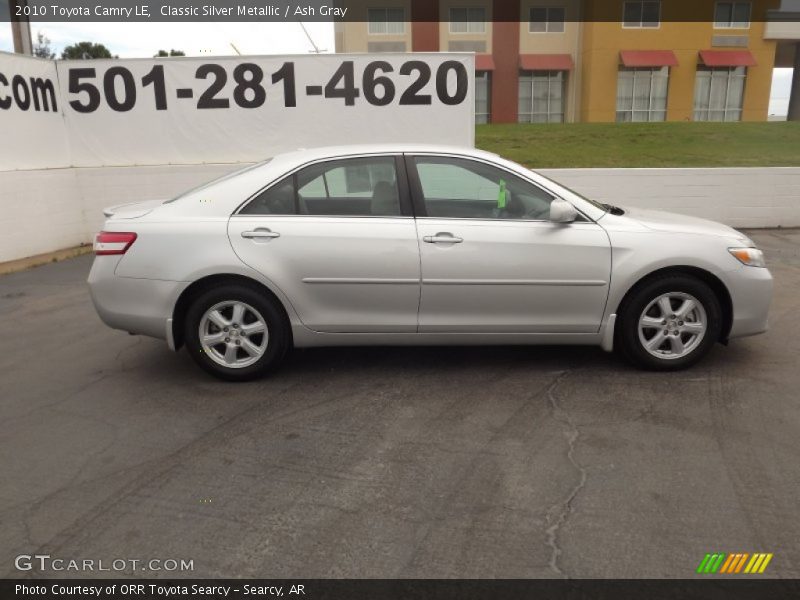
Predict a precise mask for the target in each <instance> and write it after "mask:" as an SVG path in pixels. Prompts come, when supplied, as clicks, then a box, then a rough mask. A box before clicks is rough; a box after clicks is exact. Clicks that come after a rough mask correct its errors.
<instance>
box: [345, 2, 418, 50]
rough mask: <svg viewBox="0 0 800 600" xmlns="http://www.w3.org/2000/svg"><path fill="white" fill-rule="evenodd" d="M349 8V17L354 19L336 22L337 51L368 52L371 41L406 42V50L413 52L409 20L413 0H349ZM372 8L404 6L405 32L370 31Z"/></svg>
mask: <svg viewBox="0 0 800 600" xmlns="http://www.w3.org/2000/svg"><path fill="white" fill-rule="evenodd" d="M347 8H348V12H347V16H348V18H349V17H350V16H351V15H352V16H353V20H348V21H344V22H337V23H336V24H335V28H334V31H335V34H334V35H335V39H336V52H367V48H368V43H369V42H404V43H405V45H406V52H411V23H410V22H409V19H410V18H411V0H393V1H392V2H382V1H377V0H349V1H348V3H347ZM370 8H402V9H403V10H404V11H405V18H406V22H405V24H404V30H403V33H402V34H396V35H388V34H371V33H369V23H368V21H369V18H368V17H367V11H368V9H370Z"/></svg>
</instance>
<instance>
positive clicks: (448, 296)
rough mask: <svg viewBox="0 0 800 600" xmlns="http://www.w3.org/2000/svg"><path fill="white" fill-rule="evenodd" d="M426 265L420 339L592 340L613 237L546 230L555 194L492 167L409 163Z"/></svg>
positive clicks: (587, 226)
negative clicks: (562, 336) (524, 336)
mask: <svg viewBox="0 0 800 600" xmlns="http://www.w3.org/2000/svg"><path fill="white" fill-rule="evenodd" d="M406 163H407V169H408V172H409V179H410V183H411V191H412V195H413V198H414V209H415V212H416V214H417V234H418V235H419V241H420V253H421V263H422V292H421V297H420V309H419V331H420V332H421V333H429V332H461V333H478V332H480V333H590V332H597V331H598V330H599V327H600V323H601V318H602V314H603V310H604V308H605V303H606V298H607V296H608V285H609V280H610V275H611V249H610V243H609V240H608V236H607V234H606V233H605V231H604V230H603V229H602V228H601V227H600V226H599V225H597V224H596V223H594V222H592V221H591V220H590V219H588V218H586V217H583V216H582V215H581V216H580V218H579V220H578V221H576V222H574V223H569V224H557V223H552V222H550V221H549V220H548V217H549V208H550V202H551V201H552V200H553V199H554V197H555V196H554V194H551V193H549V192H548V191H547V190H544V189H543V188H541V187H540V186H538V185H536V184H534V183H533V182H531V181H528V180H526V179H524V178H523V177H521V176H519V175H517V174H514V173H512V172H510V171H508V170H507V169H505V168H501V167H500V166H498V165H495V164H493V163H489V162H487V161H485V160H482V159H481V160H479V159H473V158H465V157H455V156H441V155H425V154H419V155H413V156H412V155H409V156H407V159H406Z"/></svg>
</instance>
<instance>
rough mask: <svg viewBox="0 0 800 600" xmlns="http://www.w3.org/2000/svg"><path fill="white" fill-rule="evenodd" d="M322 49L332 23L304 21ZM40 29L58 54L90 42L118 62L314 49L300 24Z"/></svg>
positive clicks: (329, 42) (330, 44) (329, 44)
mask: <svg viewBox="0 0 800 600" xmlns="http://www.w3.org/2000/svg"><path fill="white" fill-rule="evenodd" d="M304 25H305V27H306V29H307V30H308V32H309V35H311V37H312V39H313V40H314V42H315V43H316V44H317V46H318V47H319V48H320V49H325V50H327V51H329V52H333V50H334V37H333V24H332V23H305V24H304ZM39 31H41V32H42V33H44V34H45V35H46V36H47V37H48V38H50V41H51V47H52V48H53V50H54V51H55V52H56V54H59V55H60V53H61V50H62V49H63V48H64V46H68V45H70V44H73V43H75V42H82V41H91V42H95V43H101V44H103V45H105V46H106V47H107V48H108V49H109V50H110V51H111V53H112V54H115V55H119V56H120V58H143V57H151V56H153V55H154V54H155V53H156V52H158V50H170V49H173V48H174V49H176V50H183V51H184V52H186V54H187V56H202V55H205V56H208V55H220V56H225V55H230V54H235V53H236V52H235V51H234V49H233V48H232V47H231V44H234V45H235V46H236V47H237V48H238V49H239V51H240V52H241V53H242V54H305V53H307V52H309V51H310V50H312V45H311V43H310V42H309V41H308V38H307V37H306V35H305V34H304V33H303V30H302V28H301V26H300V23H297V22H295V23H178V24H176V23H33V24H31V33H32V35H33V37H34V39H35V38H36V34H37V32H39ZM6 37H7V38H8V40H7V43H8V46H9V48H8V49H9V50H10V49H11V48H10V46H11V32H10V28H9V27H1V26H0V49H2V48H3V44H4V43H5V42H6Z"/></svg>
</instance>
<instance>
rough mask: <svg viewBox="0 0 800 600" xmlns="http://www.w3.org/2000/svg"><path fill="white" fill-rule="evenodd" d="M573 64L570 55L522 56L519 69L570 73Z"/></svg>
mask: <svg viewBox="0 0 800 600" xmlns="http://www.w3.org/2000/svg"><path fill="white" fill-rule="evenodd" d="M574 66H575V63H573V62H572V55H570V54H522V55H520V57H519V67H520V69H522V70H523V71H571V70H572V69H573V67H574Z"/></svg>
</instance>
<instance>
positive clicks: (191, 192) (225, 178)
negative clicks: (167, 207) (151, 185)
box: [164, 158, 272, 204]
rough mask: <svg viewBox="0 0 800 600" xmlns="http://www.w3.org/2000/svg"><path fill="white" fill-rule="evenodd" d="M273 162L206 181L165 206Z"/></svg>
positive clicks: (169, 201)
mask: <svg viewBox="0 0 800 600" xmlns="http://www.w3.org/2000/svg"><path fill="white" fill-rule="evenodd" d="M271 160H272V159H271V158H268V159H267V160H264V161H261V162H258V163H255V164H253V165H247V166H246V167H243V168H241V169H236V170H235V171H231V172H230V173H226V174H225V175H222V176H220V177H217V178H216V179H212V180H211V181H206V182H205V183H201V184H200V185H198V186H197V187H193V188H192V189H190V190H187V191H185V192H181V193H180V194H179V195H177V196H175V197H174V198H170V199H169V200H165V201H164V204H171V203H172V202H175V201H176V200H180V199H181V198H183V197H184V196H188V195H189V194H193V193H195V192H199V191H200V190H204V189H205V188H207V187H210V186H212V185H216V184H218V183H220V182H222V181H226V180H228V179H231V178H233V177H236V176H238V175H241V174H242V173H247V172H248V171H252V170H253V169H256V168H258V167H263V166H264V165H266V164H269V162H270V161H271Z"/></svg>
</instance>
